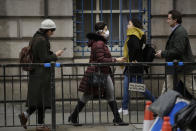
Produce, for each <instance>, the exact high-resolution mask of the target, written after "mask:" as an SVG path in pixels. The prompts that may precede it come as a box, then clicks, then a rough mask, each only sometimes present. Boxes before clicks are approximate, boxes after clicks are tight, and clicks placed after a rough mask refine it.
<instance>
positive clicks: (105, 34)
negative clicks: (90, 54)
mask: <svg viewBox="0 0 196 131" xmlns="http://www.w3.org/2000/svg"><path fill="white" fill-rule="evenodd" d="M103 36H104V37H105V38H108V37H109V36H110V32H109V30H107V31H106V32H104V34H103Z"/></svg>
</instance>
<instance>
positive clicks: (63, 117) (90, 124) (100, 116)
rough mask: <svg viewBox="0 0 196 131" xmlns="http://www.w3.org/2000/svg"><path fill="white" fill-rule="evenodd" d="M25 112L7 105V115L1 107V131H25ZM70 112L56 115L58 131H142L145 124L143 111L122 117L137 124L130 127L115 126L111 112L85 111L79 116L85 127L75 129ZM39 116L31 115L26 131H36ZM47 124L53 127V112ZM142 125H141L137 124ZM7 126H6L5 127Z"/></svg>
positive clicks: (22, 107) (46, 115)
mask: <svg viewBox="0 0 196 131" xmlns="http://www.w3.org/2000/svg"><path fill="white" fill-rule="evenodd" d="M21 110H22V111H24V110H25V107H24V106H21V105H15V106H14V108H13V105H11V104H7V106H6V115H5V109H4V106H3V105H2V104H1V105H0V131H25V129H24V128H22V127H21V125H20V122H19V119H18V114H19V113H20V112H21ZM69 115H70V113H69V112H64V113H62V112H57V113H56V123H57V127H56V131H78V130H80V131H120V130H122V131H142V123H143V116H144V112H143V111H138V112H136V111H131V112H129V115H126V116H122V114H121V118H122V119H123V121H124V122H128V123H136V124H130V125H129V126H114V125H113V123H112V120H113V114H112V112H111V111H110V110H108V111H106V110H103V111H101V112H97V111H95V112H89V110H85V109H84V110H83V112H81V113H80V115H79V123H81V124H83V126H79V127H75V126H72V125H71V124H70V123H68V121H67V119H68V117H69ZM36 121H37V116H36V112H35V113H34V114H32V115H31V117H30V118H29V120H28V129H27V130H26V131H35V130H36ZM45 123H46V125H48V126H49V127H51V111H50V110H48V111H46V114H45ZM137 123H140V124H137ZM5 125H6V126H5Z"/></svg>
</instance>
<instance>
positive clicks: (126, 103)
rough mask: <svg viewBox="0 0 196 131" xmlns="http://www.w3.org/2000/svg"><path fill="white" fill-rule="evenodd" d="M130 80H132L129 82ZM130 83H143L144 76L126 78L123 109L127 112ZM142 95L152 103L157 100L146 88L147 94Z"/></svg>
mask: <svg viewBox="0 0 196 131" xmlns="http://www.w3.org/2000/svg"><path fill="white" fill-rule="evenodd" d="M129 78H130V80H129ZM129 82H135V83H143V78H142V76H130V77H128V76H127V75H125V76H124V94H123V102H122V109H123V110H126V109H128V103H129V99H130V96H129V90H128V88H129ZM142 94H143V95H144V96H145V97H146V98H147V99H149V100H151V101H152V102H153V101H154V100H155V98H154V96H152V94H151V92H150V91H149V90H148V89H147V88H146V90H145V92H142Z"/></svg>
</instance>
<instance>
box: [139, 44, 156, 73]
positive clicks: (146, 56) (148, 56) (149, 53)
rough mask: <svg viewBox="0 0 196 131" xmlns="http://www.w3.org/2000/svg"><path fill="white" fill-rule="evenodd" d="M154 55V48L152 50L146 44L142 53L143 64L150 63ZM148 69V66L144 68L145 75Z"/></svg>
mask: <svg viewBox="0 0 196 131" xmlns="http://www.w3.org/2000/svg"><path fill="white" fill-rule="evenodd" d="M155 53H156V52H155V48H153V47H152V46H151V44H146V45H145V47H144V49H143V51H142V55H143V62H152V61H153V60H154V58H155ZM148 68H149V66H145V67H144V70H145V71H146V73H148Z"/></svg>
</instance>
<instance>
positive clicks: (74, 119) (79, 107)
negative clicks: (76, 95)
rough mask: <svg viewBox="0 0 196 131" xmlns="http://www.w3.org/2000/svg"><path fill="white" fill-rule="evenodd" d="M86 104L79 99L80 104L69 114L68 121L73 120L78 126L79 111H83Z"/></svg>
mask: <svg viewBox="0 0 196 131" xmlns="http://www.w3.org/2000/svg"><path fill="white" fill-rule="evenodd" d="M84 106H85V103H83V102H81V101H78V104H77V105H76V107H75V109H74V111H73V113H72V114H71V115H70V116H69V119H68V121H69V122H71V123H72V124H73V125H75V126H78V125H79V122H78V115H79V112H80V111H82V109H83V107H84Z"/></svg>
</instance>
